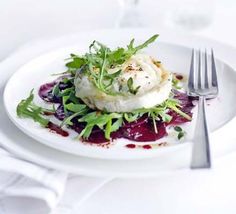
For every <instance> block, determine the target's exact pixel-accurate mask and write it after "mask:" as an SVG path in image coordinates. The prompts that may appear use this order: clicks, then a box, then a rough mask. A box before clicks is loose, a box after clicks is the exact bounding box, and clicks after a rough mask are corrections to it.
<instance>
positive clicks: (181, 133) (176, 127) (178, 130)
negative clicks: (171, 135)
mask: <svg viewBox="0 0 236 214" xmlns="http://www.w3.org/2000/svg"><path fill="white" fill-rule="evenodd" d="M174 130H175V131H176V132H177V133H178V135H177V138H178V140H180V139H181V138H183V137H184V135H185V131H184V130H183V129H182V128H181V127H179V126H175V127H174Z"/></svg>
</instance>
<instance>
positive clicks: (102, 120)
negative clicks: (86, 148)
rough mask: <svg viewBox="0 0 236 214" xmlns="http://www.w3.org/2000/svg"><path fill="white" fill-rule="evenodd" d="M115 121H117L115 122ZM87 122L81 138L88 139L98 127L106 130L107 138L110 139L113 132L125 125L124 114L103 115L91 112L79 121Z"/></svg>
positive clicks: (80, 135)
mask: <svg viewBox="0 0 236 214" xmlns="http://www.w3.org/2000/svg"><path fill="white" fill-rule="evenodd" d="M113 120H116V121H115V122H113ZM78 121H79V122H86V126H85V128H84V129H83V130H82V132H81V133H80V134H79V137H83V138H88V137H89V135H90V134H91V132H92V129H93V127H94V126H98V127H99V128H100V129H103V130H104V134H105V138H106V139H108V140H109V139H110V135H111V133H112V132H114V131H116V130H118V129H119V128H120V126H121V125H122V123H123V119H122V114H119V113H109V114H102V113H101V112H91V113H89V114H87V115H85V116H83V117H82V118H80V119H79V120H78Z"/></svg>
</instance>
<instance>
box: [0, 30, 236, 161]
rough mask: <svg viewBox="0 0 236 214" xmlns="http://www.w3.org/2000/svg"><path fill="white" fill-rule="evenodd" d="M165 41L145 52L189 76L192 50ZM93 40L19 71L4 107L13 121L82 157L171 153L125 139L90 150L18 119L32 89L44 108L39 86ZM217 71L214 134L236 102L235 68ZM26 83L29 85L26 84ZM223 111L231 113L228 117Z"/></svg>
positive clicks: (116, 41)
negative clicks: (18, 109) (134, 146)
mask: <svg viewBox="0 0 236 214" xmlns="http://www.w3.org/2000/svg"><path fill="white" fill-rule="evenodd" d="M150 36H151V34H148V33H146V34H144V35H138V36H136V37H135V38H136V40H137V41H136V42H137V43H139V42H140V41H144V40H145V39H147V38H149V37H150ZM97 37H99V39H98V40H99V41H101V42H103V43H105V44H107V45H108V46H113V47H117V46H120V45H124V44H128V42H129V41H130V40H131V38H132V37H131V36H130V34H126V35H125V36H124V35H123V36H122V37H119V38H117V37H116V36H110V35H107V34H106V35H102V36H100V35H96V36H95V37H94V38H93V39H97ZM162 37H163V36H160V39H158V40H159V41H157V42H156V43H154V44H152V45H150V47H148V48H147V49H146V50H145V51H146V52H147V53H149V54H150V55H152V56H155V57H157V58H158V59H159V60H161V61H162V62H163V64H164V66H165V67H166V68H167V69H169V70H171V71H174V72H180V73H183V74H186V75H187V74H188V72H189V67H190V66H189V63H190V57H191V49H189V48H186V47H183V46H179V45H175V44H171V43H166V42H162V41H161V40H162ZM93 39H90V38H87V39H86V40H84V39H81V37H80V36H78V40H77V41H76V42H75V43H74V44H73V45H72V46H67V47H62V48H60V49H57V50H54V51H52V52H49V53H46V54H43V55H41V56H39V57H36V58H34V59H33V60H31V61H30V62H28V63H27V64H25V65H23V66H22V67H21V68H19V69H18V70H17V71H16V72H15V73H14V75H13V76H12V77H11V78H10V80H9V81H8V83H7V86H6V89H5V92H4V103H5V107H6V110H7V113H8V115H9V117H10V118H11V120H12V121H13V122H14V123H15V124H16V126H18V127H19V128H20V129H21V130H22V131H23V132H25V133H26V134H27V135H29V136H31V137H33V138H34V139H35V140H37V141H39V142H41V143H44V144H46V145H47V146H51V147H53V148H56V149H59V150H61V151H65V152H69V153H72V154H76V155H80V156H86V157H93V158H109V159H138V158H147V157H154V156H156V155H158V154H159V153H162V152H163V150H169V149H170V148H169V147H170V146H169V147H168V148H167V147H159V148H157V149H150V150H145V149H128V148H126V147H125V145H126V144H129V143H133V142H132V141H129V140H126V139H118V140H115V141H114V145H111V146H110V147H109V148H107V147H99V146H91V145H88V144H87V145H85V144H83V143H82V142H80V141H78V140H75V137H76V135H77V134H76V133H75V132H73V131H69V133H70V135H69V137H62V136H60V135H58V134H55V133H52V132H49V131H48V129H45V128H42V127H41V126H40V125H39V124H37V123H35V122H34V121H33V120H30V119H20V118H18V117H17V115H16V106H17V104H18V103H19V102H20V100H22V99H23V98H26V97H27V96H28V95H29V92H30V91H31V89H32V88H34V89H35V91H34V92H35V98H36V103H38V104H40V105H44V102H43V101H42V100H41V99H40V98H39V97H38V93H37V92H38V88H39V86H40V85H41V84H43V83H46V82H50V81H52V80H54V79H55V78H56V77H55V76H51V74H55V73H60V72H62V71H65V69H66V68H65V66H64V64H65V61H64V59H66V58H68V56H69V54H70V53H78V54H79V53H84V52H86V50H87V49H88V46H89V44H90V43H91V41H93ZM217 70H218V75H219V85H220V94H219V98H218V99H216V100H214V101H211V104H210V106H209V114H208V118H209V121H210V124H209V125H210V127H211V130H216V129H217V128H219V127H221V126H222V125H224V124H225V123H226V122H227V121H229V120H230V119H231V118H233V117H234V116H235V114H236V109H235V108H233V106H231V104H230V103H231V102H232V100H233V99H234V94H235V93H236V86H235V85H234V83H235V81H236V75H235V73H234V71H233V69H232V68H230V67H229V66H227V65H225V64H224V63H223V62H220V61H218V63H217ZM26 80H29V81H27V82H26ZM228 91H231V92H232V93H228ZM224 109H228V111H227V113H226V112H225V111H224ZM213 118H214V119H213ZM192 124H193V122H191V123H188V124H186V125H185V130H186V132H187V133H188V135H187V138H186V142H189V141H190V139H191V130H192V129H191V128H192V126H191V125H192ZM177 141H178V140H177V139H176V138H174V137H168V138H163V139H161V140H159V141H157V142H152V143H161V142H168V143H170V145H176V144H177V143H178V142H177ZM181 143H183V142H181ZM138 144H140V143H138ZM144 144H145V143H144ZM146 144H147V143H146Z"/></svg>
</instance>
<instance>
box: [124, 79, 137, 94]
mask: <svg viewBox="0 0 236 214" xmlns="http://www.w3.org/2000/svg"><path fill="white" fill-rule="evenodd" d="M127 86H128V88H129V92H130V93H131V94H134V95H135V94H137V93H138V90H139V88H140V86H137V87H136V88H134V81H133V78H132V77H130V78H129V79H128V81H127Z"/></svg>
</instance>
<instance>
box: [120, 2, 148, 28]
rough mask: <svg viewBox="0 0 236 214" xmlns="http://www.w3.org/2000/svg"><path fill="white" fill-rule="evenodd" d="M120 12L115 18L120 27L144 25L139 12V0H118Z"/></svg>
mask: <svg viewBox="0 0 236 214" xmlns="http://www.w3.org/2000/svg"><path fill="white" fill-rule="evenodd" d="M118 2H119V4H120V7H121V13H120V17H119V18H118V20H117V26H116V27H120V28H128V27H133V28H134V27H144V26H145V25H144V23H143V20H142V19H141V17H140V13H139V8H138V4H139V0H118Z"/></svg>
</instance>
